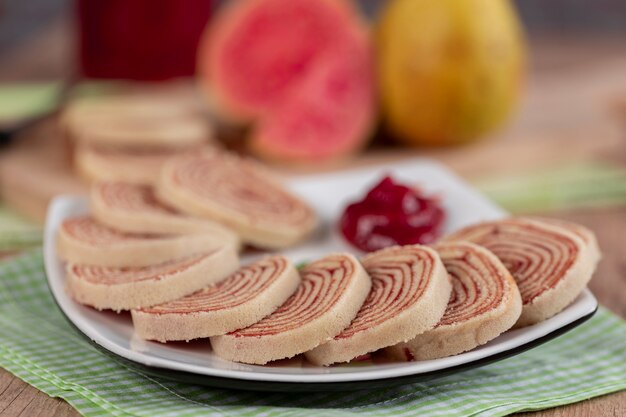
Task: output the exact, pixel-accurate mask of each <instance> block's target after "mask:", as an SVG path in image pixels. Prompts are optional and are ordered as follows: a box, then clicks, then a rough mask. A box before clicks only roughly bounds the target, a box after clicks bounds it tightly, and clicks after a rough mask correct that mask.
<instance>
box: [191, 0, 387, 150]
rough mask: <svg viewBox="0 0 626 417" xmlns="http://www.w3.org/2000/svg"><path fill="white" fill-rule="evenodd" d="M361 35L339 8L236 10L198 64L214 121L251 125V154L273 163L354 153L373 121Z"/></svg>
mask: <svg viewBox="0 0 626 417" xmlns="http://www.w3.org/2000/svg"><path fill="white" fill-rule="evenodd" d="M371 61H372V51H371V45H370V39H369V34H368V31H367V28H366V27H365V25H364V23H363V22H362V21H361V19H360V16H359V15H358V13H357V11H356V10H354V9H353V8H352V7H351V4H350V2H348V1H346V0H238V1H235V2H233V3H231V4H229V5H228V6H226V8H225V9H224V10H222V12H221V13H219V14H218V15H217V16H216V18H215V20H214V23H213V24H212V26H211V27H210V30H209V31H208V32H207V38H206V40H205V41H204V42H203V43H202V45H201V48H200V55H199V67H198V70H199V74H200V77H201V80H203V81H204V82H205V83H206V84H207V87H208V90H209V92H210V94H211V95H212V97H213V98H214V100H215V102H216V104H217V107H218V113H221V114H222V115H225V117H226V118H228V119H231V120H240V121H248V122H252V123H253V126H252V130H251V131H252V134H251V135H252V137H251V147H252V148H253V149H254V150H255V151H257V152H258V153H260V154H262V155H264V156H268V157H272V158H278V159H286V158H311V157H315V158H327V157H331V156H336V155H340V154H344V153H348V152H350V151H352V150H354V149H356V148H358V147H359V146H360V145H361V144H362V143H363V142H364V141H365V139H367V137H368V136H369V127H370V125H371V123H372V120H373V118H374V109H375V101H374V77H373V74H372V62H371Z"/></svg>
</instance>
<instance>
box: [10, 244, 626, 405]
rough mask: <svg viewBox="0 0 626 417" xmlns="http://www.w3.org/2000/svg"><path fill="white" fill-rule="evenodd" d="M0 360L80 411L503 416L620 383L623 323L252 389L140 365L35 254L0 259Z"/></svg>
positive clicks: (608, 318)
mask: <svg viewBox="0 0 626 417" xmlns="http://www.w3.org/2000/svg"><path fill="white" fill-rule="evenodd" d="M0 366H2V367H3V368H5V369H7V370H8V371H9V372H11V373H13V374H15V375H17V376H18V377H19V378H21V379H23V380H24V381H26V382H28V383H29V384H31V385H33V386H35V387H37V388H38V389H40V390H42V391H44V392H46V393H48V394H49V395H52V396H56V397H61V398H64V399H65V400H67V401H68V402H69V403H70V404H72V405H73V406H74V407H76V409H77V410H78V411H79V412H80V413H82V414H83V415H85V416H88V417H91V416H109V415H111V416H150V417H153V416H218V415H228V416H236V417H239V416H257V415H264V416H270V417H274V416H298V417H300V416H315V417H323V416H357V415H358V416H422V415H429V416H431V415H445V416H472V415H478V414H480V415H481V416H502V415H506V414H509V413H513V412H515V411H522V410H539V409H544V408H548V407H555V406H558V405H563V404H569V403H573V402H576V401H581V400H584V399H587V398H591V397H595V396H599V395H602V394H607V393H610V392H614V391H618V390H622V389H626V323H625V322H624V321H622V320H621V319H619V318H618V317H616V316H615V315H613V314H612V313H610V312H608V311H607V310H605V309H600V311H599V312H598V313H597V314H596V316H595V317H594V318H592V319H591V320H590V321H588V322H587V323H585V324H583V325H582V326H580V327H578V328H577V329H575V330H573V331H571V332H569V333H567V334H565V335H564V336H561V337H559V338H557V339H555V340H553V341H551V342H549V343H547V344H544V345H542V346H540V347H537V348H535V349H532V350H530V351H528V352H526V353H524V354H521V355H518V356H515V357H512V358H509V359H506V360H504V361H501V362H497V363H494V364H491V365H488V366H485V367H483V368H478V369H474V370H470V371H466V372H462V373H459V374H455V375H452V376H448V377H446V378H442V379H439V380H435V381H430V382H427V383H421V384H411V385H405V386H402V387H396V388H388V389H382V390H376V391H370V392H349V393H343V392H335V393H333V392H331V393H317V394H294V393H291V394H288V393H285V394H282V393H255V392H245V391H241V392H239V391H233V390H225V389H212V388H207V387H203V386H196V385H189V384H183V383H178V382H171V381H168V380H165V379H159V378H155V377H151V376H147V375H143V374H142V373H141V372H138V371H136V370H134V369H129V368H128V367H126V366H125V365H123V364H121V363H119V362H117V361H116V360H113V359H111V358H110V357H109V356H107V355H106V354H104V353H102V352H101V351H99V350H98V349H97V348H95V347H94V346H92V345H91V344H89V343H88V342H87V341H86V340H85V339H84V338H83V337H82V336H81V335H79V334H78V333H77V331H76V330H74V328H73V327H72V326H71V325H69V324H68V323H67V322H66V320H65V319H64V317H63V315H62V314H61V312H60V310H59V309H58V308H57V306H56V305H55V303H54V301H53V300H52V296H51V295H50V292H49V290H48V287H47V285H46V283H45V275H44V270H43V265H42V255H41V252H40V251H39V250H37V251H31V252H29V253H27V254H25V255H23V256H21V257H19V258H14V259H13V260H11V261H8V262H4V263H0Z"/></svg>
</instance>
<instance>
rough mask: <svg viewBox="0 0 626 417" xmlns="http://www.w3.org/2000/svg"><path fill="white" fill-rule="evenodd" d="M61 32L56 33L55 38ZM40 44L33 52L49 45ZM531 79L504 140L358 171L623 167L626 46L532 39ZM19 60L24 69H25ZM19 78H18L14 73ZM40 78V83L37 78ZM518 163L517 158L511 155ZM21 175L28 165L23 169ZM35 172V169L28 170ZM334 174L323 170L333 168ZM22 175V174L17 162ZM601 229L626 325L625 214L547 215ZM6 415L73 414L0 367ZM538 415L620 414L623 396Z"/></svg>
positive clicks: (602, 270)
mask: <svg viewBox="0 0 626 417" xmlns="http://www.w3.org/2000/svg"><path fill="white" fill-rule="evenodd" d="M55 33H56V32H55ZM49 42H50V41H49V40H46V39H39V40H37V41H36V42H34V43H35V48H38V49H39V50H43V49H48V48H49V47H50V45H49ZM533 45H534V48H533V51H534V55H533V57H534V59H533V64H532V66H533V71H532V76H531V79H530V82H529V88H528V90H529V91H528V94H527V97H526V99H525V101H524V103H523V105H522V110H521V112H520V114H519V116H518V117H517V119H516V120H515V121H514V122H513V123H512V124H511V125H510V126H509V128H508V129H507V130H506V131H504V132H502V133H501V134H500V135H499V136H500V138H499V139H498V140H494V141H490V142H485V143H481V144H478V145H475V146H472V147H466V148H461V149H453V150H435V151H406V150H398V149H393V148H391V149H390V148H382V149H377V150H371V151H370V152H368V153H366V154H365V155H364V156H363V157H362V158H360V159H359V160H357V161H354V162H353V163H352V164H364V163H372V162H381V161H386V162H389V161H394V160H398V159H401V158H404V157H407V155H408V156H411V155H414V154H416V153H417V154H420V155H425V154H426V155H429V156H432V157H434V158H437V159H439V160H441V161H443V162H445V163H446V164H448V165H449V166H451V167H452V168H453V169H454V170H456V171H457V172H459V173H460V174H461V175H462V176H465V177H469V178H471V177H477V176H481V175H482V176H484V175H498V174H501V173H504V172H519V171H527V170H532V169H534V168H537V167H540V166H546V165H550V164H556V163H563V162H564V161H576V160H587V159H590V158H591V159H603V160H610V161H612V162H615V163H618V164H620V165H622V166H624V167H626V45H624V44H623V39H622V40H617V39H615V40H580V39H574V40H563V39H548V40H546V39H540V40H534V41H533ZM20 54H21V55H23V56H26V57H27V58H28V59H26V58H23V59H22V60H21V61H20V60H19V59H18V60H17V61H18V62H17V63H16V65H15V66H14V67H13V70H12V71H13V72H11V70H9V71H5V72H4V73H2V71H0V80H2V79H7V78H10V76H9V75H6V74H12V73H16V71H17V70H15V68H19V67H20V65H22V67H24V66H25V65H26V66H27V67H28V68H29V69H32V68H33V65H34V64H33V63H35V64H36V61H37V56H36V54H24V53H22V52H20ZM20 62H21V64H20ZM18 72H19V71H18ZM35 76H37V75H36V74H35ZM512 155H513V157H512ZM22 168H23V167H22ZM29 168H33V169H34V168H36V167H32V166H31V167H29ZM334 168H336V167H327V168H326V169H334ZM15 169H17V170H18V171H19V169H20V166H19V164H16V167H15ZM546 215H548V216H558V217H560V218H564V219H569V220H573V221H577V222H580V223H582V224H585V225H587V226H589V227H590V228H591V229H593V230H595V232H596V233H597V235H598V239H599V242H600V245H601V247H602V249H603V252H604V258H603V259H602V261H601V263H600V265H599V269H598V271H597V273H596V276H595V278H594V280H593V281H592V283H591V289H592V291H593V292H594V294H595V295H596V296H597V298H598V299H599V300H600V302H601V303H602V304H603V305H605V306H606V307H608V308H609V309H610V310H612V311H613V312H615V313H617V314H619V315H621V316H622V317H624V318H626V245H625V243H626V242H625V241H624V237H623V236H626V207H622V208H610V209H609V208H607V209H595V210H578V211H570V212H565V213H548V214H546ZM0 414H1V415H7V416H28V417H30V416H53V415H55V416H76V415H78V413H77V412H76V411H75V410H74V409H73V408H72V407H71V406H70V405H68V404H67V403H66V402H64V401H63V400H60V399H55V398H50V397H48V396H47V395H45V394H43V393H42V392H40V391H38V390H37V389H35V388H33V387H31V386H29V385H27V384H25V383H24V382H22V381H21V380H19V379H18V378H16V377H14V376H12V375H11V374H9V373H7V372H6V371H3V370H1V369H0ZM531 414H532V415H534V416H623V415H626V391H624V392H621V393H616V394H611V395H607V396H604V397H599V398H595V399H592V400H589V401H584V402H580V403H577V404H573V405H570V406H566V407H559V408H556V409H550V410H545V411H541V412H537V413H531Z"/></svg>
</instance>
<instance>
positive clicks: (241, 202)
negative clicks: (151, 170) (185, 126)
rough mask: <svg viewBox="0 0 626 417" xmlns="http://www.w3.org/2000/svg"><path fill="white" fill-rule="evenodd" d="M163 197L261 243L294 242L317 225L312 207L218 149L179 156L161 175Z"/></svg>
mask: <svg viewBox="0 0 626 417" xmlns="http://www.w3.org/2000/svg"><path fill="white" fill-rule="evenodd" d="M157 194H158V196H159V198H162V199H164V200H165V201H166V202H167V203H168V204H170V205H172V206H174V207H176V208H178V209H179V210H181V211H183V212H186V213H189V214H193V215H197V216H201V217H207V218H209V219H212V220H215V221H218V222H220V223H223V224H225V225H226V226H228V227H230V228H231V229H233V230H234V231H236V232H237V233H239V235H240V236H241V238H242V240H244V241H245V242H247V243H251V244H253V245H256V246H260V247H267V248H279V247H285V246H289V245H291V244H293V243H295V242H297V241H299V240H301V239H303V238H304V237H305V236H307V235H308V234H309V233H310V232H311V231H312V230H313V228H314V227H315V223H316V219H315V215H314V213H313V211H312V210H311V208H309V207H308V206H307V205H306V204H305V203H303V202H302V201H301V200H299V199H298V198H296V197H295V196H294V195H292V194H291V193H289V192H288V191H287V190H286V189H285V188H283V187H282V185H280V184H279V183H278V182H276V181H275V180H274V179H273V178H272V177H271V176H270V175H269V174H268V173H267V172H265V171H264V169H263V168H261V167H260V166H258V165H256V164H254V163H253V162H252V161H249V160H243V159H239V158H237V157H235V156H229V155H226V154H224V153H219V152H204V153H201V154H198V155H190V156H185V157H180V158H176V159H174V160H172V161H170V162H168V163H167V164H166V166H165V168H164V169H163V171H162V173H161V180H160V182H159V186H158V189H157Z"/></svg>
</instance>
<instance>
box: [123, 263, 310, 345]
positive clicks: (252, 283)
mask: <svg viewBox="0 0 626 417" xmlns="http://www.w3.org/2000/svg"><path fill="white" fill-rule="evenodd" d="M299 284H300V276H299V275H298V271H297V270H296V268H295V267H294V266H293V265H292V264H291V262H290V261H289V260H287V259H286V258H285V257H283V256H272V257H268V258H265V259H262V260H260V261H258V262H255V263H253V264H251V265H248V266H245V267H243V268H241V269H239V270H237V271H235V272H234V273H232V274H231V275H230V276H229V277H227V278H226V279H224V280H223V281H220V282H218V283H217V284H215V285H212V286H209V287H206V288H204V289H202V290H200V291H197V292H195V293H193V294H191V295H188V296H186V297H182V298H180V299H177V300H174V301H170V302H167V303H164V304H160V305H156V306H153V307H149V308H142V309H136V310H133V311H132V316H133V324H134V326H135V334H137V336H139V337H140V338H142V339H148V340H158V341H160V342H165V341H168V340H191V339H197V338H200V337H209V336H217V335H223V334H226V333H228V332H232V331H234V330H237V329H241V328H244V327H248V326H250V325H252V324H254V323H256V322H258V321H259V320H261V319H263V318H264V317H266V316H268V315H270V314H271V313H272V312H274V311H275V310H276V309H277V308H278V307H279V306H280V305H282V304H283V303H284V302H285V301H286V300H287V299H288V298H289V297H290V296H291V295H292V294H293V293H294V291H295V290H296V288H297V287H298V285H299Z"/></svg>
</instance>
